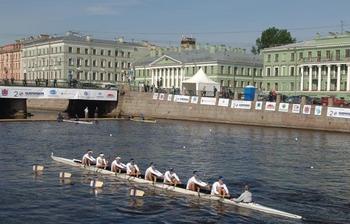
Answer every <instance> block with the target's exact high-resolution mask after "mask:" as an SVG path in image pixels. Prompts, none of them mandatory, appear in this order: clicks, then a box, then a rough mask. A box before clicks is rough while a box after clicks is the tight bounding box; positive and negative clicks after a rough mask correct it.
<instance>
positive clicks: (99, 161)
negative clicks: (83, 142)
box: [96, 153, 108, 169]
mask: <svg viewBox="0 0 350 224" xmlns="http://www.w3.org/2000/svg"><path fill="white" fill-rule="evenodd" d="M107 164H108V162H107V160H106V159H105V155H104V154H103V153H100V155H99V156H98V157H97V158H96V167H97V168H100V169H106V168H107Z"/></svg>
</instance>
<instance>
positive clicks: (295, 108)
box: [292, 104, 300, 114]
mask: <svg viewBox="0 0 350 224" xmlns="http://www.w3.org/2000/svg"><path fill="white" fill-rule="evenodd" d="M292 113H295V114H299V113H300V104H293V106H292Z"/></svg>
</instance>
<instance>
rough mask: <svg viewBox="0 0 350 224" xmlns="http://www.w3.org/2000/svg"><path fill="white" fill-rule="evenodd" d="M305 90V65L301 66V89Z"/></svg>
mask: <svg viewBox="0 0 350 224" xmlns="http://www.w3.org/2000/svg"><path fill="white" fill-rule="evenodd" d="M303 90H304V66H300V91H303Z"/></svg>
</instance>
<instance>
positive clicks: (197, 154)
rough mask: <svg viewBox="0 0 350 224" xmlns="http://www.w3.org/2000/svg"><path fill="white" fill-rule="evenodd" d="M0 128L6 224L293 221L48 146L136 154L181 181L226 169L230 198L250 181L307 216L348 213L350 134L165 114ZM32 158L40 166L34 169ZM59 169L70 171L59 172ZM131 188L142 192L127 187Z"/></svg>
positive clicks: (323, 219) (342, 217)
mask: <svg viewBox="0 0 350 224" xmlns="http://www.w3.org/2000/svg"><path fill="white" fill-rule="evenodd" d="M0 133H1V134H2V137H1V138H0V145H1V147H0V154H1V157H0V162H1V164H2V172H0V175H1V176H0V177H1V180H3V181H1V182H0V189H1V191H0V196H1V198H2V203H0V217H2V220H1V222H3V223H21V222H22V223H72V222H78V223H81V222H90V223H96V222H102V223H109V222H111V223H130V222H136V223H149V222H165V220H167V221H166V222H170V223H194V222H198V223H203V222H206V223H217V222H219V223H228V222H231V223H264V222H267V223H300V222H299V221H295V220H289V219H283V218H280V217H275V216H271V215H267V214H263V213H259V212H255V211H251V210H249V209H243V208H237V207H233V206H229V205H224V204H222V203H220V202H208V201H203V200H202V199H198V198H193V197H188V196H183V195H179V194H177V193H173V192H167V191H164V190H158V189H155V188H154V187H152V186H136V185H135V184H132V183H128V182H124V181H120V180H117V179H116V178H115V177H113V176H101V175H100V174H96V173H92V172H89V171H85V170H81V169H79V168H75V167H68V166H66V165H63V164H59V163H56V162H53V161H51V159H50V158H49V156H50V154H51V152H54V153H55V154H56V155H58V156H63V157H67V158H78V159H80V158H81V156H82V154H83V153H84V152H85V151H86V149H88V148H92V149H93V150H94V153H95V156H96V155H97V154H98V153H100V152H103V153H104V154H105V155H106V156H107V159H108V160H109V161H112V160H113V158H115V156H116V155H118V156H121V157H122V159H123V161H124V162H126V161H128V160H129V159H130V158H134V159H135V161H136V162H137V163H138V165H139V166H140V167H141V170H143V171H144V170H145V169H146V168H147V166H148V164H149V162H151V161H153V162H156V163H157V167H158V169H160V170H161V171H163V172H164V171H165V170H166V169H169V168H170V167H174V168H175V169H176V172H177V174H178V175H179V177H180V179H181V180H182V182H183V183H186V181H187V179H188V178H189V177H190V176H191V174H192V171H193V170H200V171H201V178H202V179H203V180H205V181H209V182H210V183H212V182H213V181H214V180H216V179H217V177H218V176H220V175H223V176H224V177H225V182H226V184H227V186H228V187H229V190H230V193H231V194H232V195H233V196H238V195H239V194H240V193H241V191H242V187H243V186H244V185H245V184H249V185H250V187H251V190H252V192H253V197H254V200H255V201H256V202H259V203H261V204H263V205H267V206H270V207H273V208H276V209H280V210H283V211H288V212H292V213H296V214H299V215H302V216H304V217H306V219H307V221H304V222H310V223H348V220H350V215H349V208H350V188H349V186H350V165H349V161H350V154H349V153H348V145H350V138H349V135H348V134H339V133H328V132H315V131H302V130H293V129H278V128H262V127H244V126H234V125H218V124H203V123H192V122H172V121H160V122H159V123H157V124H146V123H145V124H143V123H138V122H128V121H119V122H110V121H108V122H100V123H99V124H98V125H93V126H91V125H73V124H68V123H64V124H58V123H54V122H51V123H49V122H48V123H11V124H6V123H0ZM110 134H112V136H111V135H110ZM296 138H297V140H296ZM184 146H185V147H184ZM19 164H20V165H19ZM33 164H43V165H44V166H45V170H44V171H43V172H41V173H33V172H32V169H31V168H32V165H33ZM311 166H312V167H313V169H311V168H310V167H311ZM61 171H64V172H70V173H72V178H71V179H59V178H58V173H59V172H61ZM93 179H98V180H102V181H103V182H104V186H103V189H92V188H91V187H90V181H91V180H93ZM135 186H136V187H137V188H140V189H141V190H143V191H145V195H144V197H131V196H130V195H129V194H128V192H129V189H130V187H135ZM97 214H98V215H97ZM3 217H5V218H3ZM169 217H171V219H169Z"/></svg>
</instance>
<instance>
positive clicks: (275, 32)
mask: <svg viewBox="0 0 350 224" xmlns="http://www.w3.org/2000/svg"><path fill="white" fill-rule="evenodd" d="M295 41H296V39H295V38H293V37H292V35H291V34H290V32H288V30H286V29H278V28H276V27H270V28H268V29H266V30H264V31H263V32H262V33H261V37H259V38H258V39H256V42H255V43H256V46H253V47H252V50H251V52H252V53H253V54H259V53H260V51H261V50H262V49H264V48H268V47H275V46H278V45H284V44H290V43H295Z"/></svg>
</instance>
